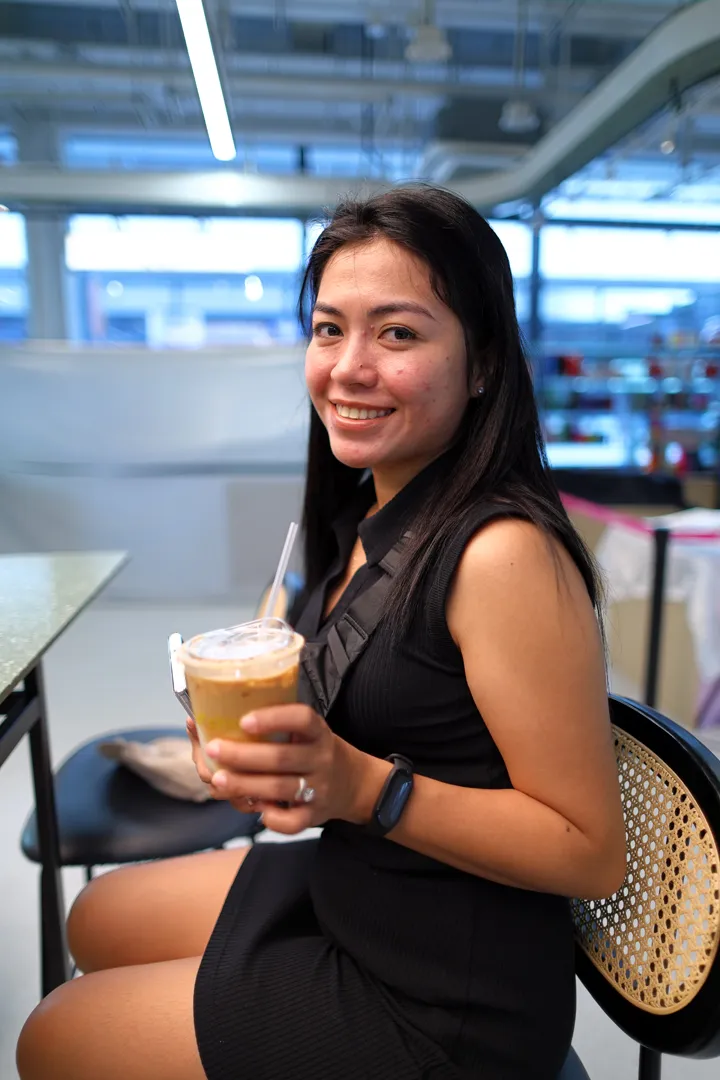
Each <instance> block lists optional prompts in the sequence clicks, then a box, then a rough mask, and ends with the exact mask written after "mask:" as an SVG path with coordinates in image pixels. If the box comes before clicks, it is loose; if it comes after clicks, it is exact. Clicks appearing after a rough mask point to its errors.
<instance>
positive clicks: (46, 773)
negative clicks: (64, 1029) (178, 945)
mask: <svg viewBox="0 0 720 1080" xmlns="http://www.w3.org/2000/svg"><path fill="white" fill-rule="evenodd" d="M25 686H26V689H27V691H28V694H29V695H31V696H36V697H37V700H38V706H39V713H40V716H39V719H38V721H37V723H36V724H35V725H34V727H33V728H32V729H31V731H30V756H31V759H32V770H33V785H34V788H35V813H36V820H37V831H38V847H39V848H40V863H41V867H42V869H41V871H40V915H41V940H42V996H43V997H46V996H47V995H48V994H49V993H50V991H51V990H54V989H55V987H56V986H60V985H61V983H64V982H67V981H68V979H69V978H70V957H69V953H68V947H67V937H66V933H65V900H64V896H63V885H62V869H61V866H60V843H59V838H58V823H57V814H56V810H55V785H54V781H53V774H52V765H51V763H50V743H49V739H48V731H47V708H46V704H45V690H44V687H43V677H42V667H41V664H40V662H38V664H37V666H36V667H35V668H34V669H33V671H31V672H30V674H29V675H28V676H27V678H26V680H25Z"/></svg>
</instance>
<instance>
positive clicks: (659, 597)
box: [645, 529, 670, 709]
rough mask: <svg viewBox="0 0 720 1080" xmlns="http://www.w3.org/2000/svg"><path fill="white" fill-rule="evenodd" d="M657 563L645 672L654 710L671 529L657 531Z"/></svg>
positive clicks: (648, 698)
mask: <svg viewBox="0 0 720 1080" xmlns="http://www.w3.org/2000/svg"><path fill="white" fill-rule="evenodd" d="M654 539H655V563H654V572H653V584H652V596H651V600H650V633H649V635H648V650H647V667H646V671H645V704H646V705H649V706H650V707H651V708H652V709H654V708H655V705H656V703H657V690H658V674H659V669H660V645H661V641H662V623H663V609H664V606H665V571H666V568H667V552H668V544H669V542H670V530H669V529H656V530H655V538H654Z"/></svg>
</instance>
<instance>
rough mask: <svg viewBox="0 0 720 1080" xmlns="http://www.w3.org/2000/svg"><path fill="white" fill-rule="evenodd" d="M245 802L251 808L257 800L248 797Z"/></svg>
mask: <svg viewBox="0 0 720 1080" xmlns="http://www.w3.org/2000/svg"><path fill="white" fill-rule="evenodd" d="M245 801H246V802H247V804H248V806H249V807H251V808H252V807H253V806H254V805H255V803H256V802H257V799H251V798H250V797H248V798H247V799H246V800H245Z"/></svg>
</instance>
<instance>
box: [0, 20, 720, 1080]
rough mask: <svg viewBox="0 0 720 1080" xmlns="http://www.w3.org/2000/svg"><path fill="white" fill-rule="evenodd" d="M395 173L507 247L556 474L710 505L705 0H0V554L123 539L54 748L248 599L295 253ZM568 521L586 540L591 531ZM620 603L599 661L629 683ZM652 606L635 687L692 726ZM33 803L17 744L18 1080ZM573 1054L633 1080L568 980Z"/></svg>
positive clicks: (716, 181) (682, 1067)
mask: <svg viewBox="0 0 720 1080" xmlns="http://www.w3.org/2000/svg"><path fill="white" fill-rule="evenodd" d="M413 179H424V180H429V181H434V182H436V183H440V184H443V185H445V186H447V187H450V188H453V189H455V190H457V191H459V192H461V193H462V194H463V195H465V196H466V197H467V198H468V199H470V200H471V201H472V202H473V204H474V205H476V206H477V207H478V208H479V209H480V210H481V211H482V212H483V213H485V214H486V216H487V217H488V218H489V220H490V221H491V223H492V226H493V228H495V229H496V231H497V233H498V235H499V236H500V238H501V240H502V241H503V243H504V245H505V247H506V249H507V251H508V255H509V257H510V262H511V265H512V270H513V274H514V279H515V289H516V296H517V307H518V312H519V316H520V321H521V325H522V328H523V332H524V334H525V337H526V340H527V343H528V348H529V353H530V357H531V360H532V364H533V369H534V373H535V380H536V387H537V393H538V398H539V401H540V406H541V410H542V417H543V424H544V428H545V432H546V437H547V443H548V453H549V458H550V461H551V464H552V465H553V466H554V467H555V468H556V469H557V470H558V480H559V482H560V484H561V487H563V488H564V489H565V490H568V491H572V492H574V493H575V494H576V495H581V496H585V497H590V498H594V499H597V500H599V501H600V502H602V503H604V504H606V505H622V506H623V507H624V508H625V509H628V508H629V507H630V508H633V509H635V510H636V511H638V512H639V513H643V514H645V513H658V512H660V511H662V510H666V511H667V510H671V509H675V510H677V509H679V508H680V507H682V506H696V505H699V506H702V507H707V508H717V507H720V486H719V479H720V0H699V2H697V3H682V2H677V0H625V2H620V0H436V2H433V0H393V3H392V4H390V3H385V4H381V3H379V2H377V0H339V2H338V0H334V2H331V0H274V2H273V0H42V2H38V0H4V2H3V3H1V4H0V410H1V413H0V415H1V416H2V423H0V555H1V554H3V553H15V552H52V551H87V550H95V549H121V550H126V551H128V552H129V554H130V556H131V561H130V562H129V564H128V566H127V567H126V568H125V569H124V570H123V572H122V573H121V574H120V575H119V576H118V577H117V578H116V579H115V580H114V581H113V583H112V584H111V585H110V587H109V588H108V590H107V592H106V593H105V595H104V597H103V599H102V601H101V602H100V603H99V604H96V605H95V606H94V607H93V609H92V610H91V611H89V612H87V613H86V614H84V615H83V616H82V617H81V618H80V619H79V620H78V623H77V624H76V625H75V626H73V627H72V628H71V629H70V630H69V631H67V633H65V634H64V635H63V637H62V638H61V639H60V641H59V642H58V643H57V644H56V645H54V646H53V647H52V648H51V650H50V652H49V653H48V657H47V665H46V672H47V685H48V698H49V709H50V727H51V733H52V739H53V749H54V752H55V758H56V759H58V758H61V757H63V756H64V755H65V754H66V753H68V752H69V751H70V750H71V749H72V748H73V747H74V746H76V745H77V744H78V743H79V742H81V741H82V740H84V739H89V738H93V737H97V736H98V735H99V734H100V733H102V732H104V731H107V730H110V729H113V728H122V727H128V726H130V727H132V726H133V725H140V724H144V725H146V726H147V725H150V726H153V725H156V724H161V725H164V724H167V725H172V724H175V725H177V724H178V723H179V722H181V720H182V717H181V714H180V711H179V707H178V705H177V702H176V701H175V700H174V698H173V697H172V695H171V692H170V687H169V679H168V673H167V661H166V641H167V635H168V633H170V632H171V631H176V630H177V631H180V632H182V633H183V634H185V636H189V635H190V634H192V633H195V632H198V631H201V630H206V629H209V628H211V627H213V626H219V625H228V623H230V622H237V621H239V620H240V619H242V618H244V617H248V616H249V615H250V613H251V612H252V611H253V609H254V606H255V604H256V602H257V599H258V597H259V595H260V593H261V591H262V589H263V588H264V586H265V584H266V583H267V581H268V579H269V578H270V577H271V576H272V573H273V570H274V567H275V564H276V561H277V558H278V556H279V553H280V549H281V547H282V542H283V539H284V537H285V533H286V530H287V526H288V523H289V521H290V520H291V519H293V518H295V519H297V515H298V513H299V507H300V500H301V495H302V487H303V480H304V471H305V438H306V429H307V421H308V408H309V407H308V403H307V399H306V394H305V389H304V382H303V351H304V350H303V342H302V340H301V334H300V330H299V326H298V321H297V318H296V311H295V305H296V296H297V292H298V286H299V281H300V277H301V274H302V268H303V263H304V260H305V257H306V255H307V253H308V251H309V249H310V247H311V246H312V244H313V242H314V239H315V238H316V236H317V235H318V232H319V230H320V229H321V228H322V222H323V220H325V218H326V216H327V214H328V212H329V211H330V210H331V209H332V207H333V205H334V204H335V202H336V201H337V199H338V198H339V197H340V196H342V195H345V194H360V195H363V194H367V193H369V192H372V191H378V190H383V189H384V188H386V187H388V186H390V185H392V184H395V183H397V182H401V181H404V180H413ZM576 520H577V523H578V524H579V526H580V527H581V528H582V529H583V531H584V534H585V535H586V538H587V539H588V541H589V542H590V543H591V544H592V545H593V546H594V547H597V545H598V544H599V543H600V542H601V540H602V535H601V534H603V530H604V526H603V524H602V522H598V520H593V519H590V518H586V517H583V515H582V514H577V515H576ZM648 550H649V548H648ZM297 554H298V553H296V556H297ZM717 554H718V545H717V543H716V544H715V545H714V547H713V551H712V552H710V554H709V555H707V559H706V561H705V563H704V564H703V567H704V569H703V573H706V574H707V576H706V578H703V579H702V580H703V581H707V582H708V583H709V584H708V586H707V588H705V587H704V586H703V589H704V594H703V595H704V596H705V598H706V599H709V605H708V604H706V605H705V608H704V609H703V610H704V611H705V613H706V614H707V615H708V619H709V620H710V623H712V625H713V626H714V627H715V631H717V635H718V640H720V593H718V596H715V592H717V590H714V589H713V588H712V587H711V586H712V584H713V582H714V581H720V575H718V573H717V565H716V562H715V563H714V562H713V561H712V560H713V559H716V556H717ZM646 561H647V560H646ZM697 580H700V579H699V578H698V579H697ZM631 594H632V589H630V590H629V591H628V597H629V598H626V599H625V601H623V602H622V603H620V602H618V603H615V604H614V605H613V606H612V609H611V612H610V616H609V637H610V645H611V661H612V678H613V685H614V686H615V687H616V688H618V689H620V690H623V691H627V692H630V693H632V694H634V695H636V696H642V685H641V684H642V678H643V664H644V655H645V654H644V649H645V644H644V643H645V636H646V630H647V602H646V599H640V600H638V599H637V597H635V596H634V594H632V595H631ZM686 599H687V596H685V600H686ZM676 600H677V597H675V598H674V597H673V596H672V595H671V596H670V601H671V602H670V603H669V604H668V605H667V607H668V612H667V618H666V624H665V635H664V644H663V654H662V665H661V679H660V700H659V704H660V706H661V708H662V709H663V711H665V712H667V713H668V714H669V715H671V716H672V717H674V718H675V719H678V720H680V721H681V722H683V723H686V724H688V725H689V726H693V725H694V724H695V721H696V717H697V707H698V698H699V693H700V689H701V682H702V679H701V678H700V675H701V674H702V673H701V672H700V673H699V671H698V667H697V663H696V653H697V648H696V645H697V640H698V631H697V625H696V627H695V638H694V639H693V637H692V633H691V628H690V625H689V622H688V618H687V612H686V610H685V607H686V605H685V603H684V601H683V597H682V596H681V597H680V600H681V601H683V602H676ZM0 602H2V598H1V597H0ZM713 605H714V607H713ZM670 609H672V610H670ZM706 609H707V610H706ZM711 609H712V610H711ZM713 612H716V613H717V618H715V615H713ZM713 619H714V622H713ZM700 636H701V637H702V630H701V631H700ZM713 640H714V639H713ZM711 644H712V643H711ZM706 651H707V650H706ZM716 655H720V647H719V648H718V650H717V652H716ZM713 662H714V661H713ZM709 666H710V667H712V664H710V665H709ZM707 667H708V662H707V658H706V662H705V668H706V669H707ZM715 686H716V687H717V686H720V681H718V682H717V683H716V684H715ZM713 692H714V691H713ZM718 700H720V697H718ZM716 704H717V702H716ZM719 715H720V714H719ZM30 802H31V787H30V778H29V771H28V762H27V756H26V753H25V751H22V752H21V753H19V754H15V755H13V757H12V759H11V760H10V761H8V762H7V764H6V766H5V768H4V769H3V773H2V784H0V820H2V822H3V828H2V830H0V865H2V871H3V884H4V886H5V889H4V895H5V897H6V899H5V901H4V907H3V920H2V922H1V924H0V929H2V930H3V939H2V948H0V985H2V986H3V993H2V995H0V1076H2V1077H3V1078H5V1077H8V1078H10V1080H11V1078H12V1077H13V1076H15V1075H16V1074H15V1072H14V1065H13V1057H14V1044H15V1039H16V1037H17V1033H18V1031H19V1029H20V1026H21V1024H22V1022H23V1020H24V1018H25V1016H26V1015H27V1014H28V1012H29V1011H30V1009H31V1008H32V1007H33V1005H34V1004H35V1002H36V1000H37V977H36V972H37V960H38V958H37V948H38V945H37V941H38V938H37V925H36V914H35V881H34V875H33V873H32V872H31V871H30V869H29V867H28V864H27V863H25V862H24V861H23V860H22V858H21V856H20V854H19V851H18V836H19V833H20V829H21V826H22V822H23V820H24V817H25V814H26V812H27V809H28V807H29V805H30ZM72 873H73V872H72V871H71V872H68V875H67V876H66V881H67V882H69V889H68V893H67V898H68V902H69V900H70V899H72V896H73V895H74V893H75V892H76V891H77V889H78V888H79V887H80V884H81V880H80V875H79V874H77V876H76V878H73V879H72V880H70V878H71V874H72ZM8 886H9V887H8ZM18 973H20V974H18ZM9 987H12V993H9V992H7V988H9ZM575 1044H576V1046H577V1047H578V1049H579V1050H580V1052H581V1056H582V1057H583V1059H584V1060H585V1062H586V1065H587V1066H588V1069H589V1070H590V1072H591V1073H592V1075H593V1076H594V1077H598V1078H601V1077H607V1078H608V1080H609V1078H610V1077H614V1076H618V1075H619V1076H630V1075H633V1065H632V1063H633V1062H634V1060H635V1057H636V1051H635V1049H634V1048H633V1047H632V1045H631V1044H630V1042H629V1040H628V1039H626V1038H625V1037H624V1036H622V1035H621V1034H620V1033H619V1031H618V1030H617V1029H615V1028H612V1026H611V1025H610V1024H609V1022H608V1021H606V1020H605V1019H604V1018H603V1016H602V1015H601V1014H600V1013H599V1011H598V1009H597V1008H596V1007H595V1006H594V1005H593V1004H592V1002H591V1001H590V1000H589V999H588V998H587V996H586V995H583V994H582V992H581V997H580V1013H579V1019H578V1027H577V1031H576V1039H575ZM664 1075H667V1077H668V1078H669V1080H680V1078H682V1080H687V1078H689V1077H693V1078H698V1080H700V1078H701V1077H702V1078H704V1077H708V1078H709V1077H710V1076H711V1075H712V1076H714V1077H715V1076H717V1065H716V1063H715V1062H712V1061H709V1062H705V1063H702V1062H700V1063H698V1062H685V1061H679V1060H670V1061H668V1062H667V1064H666V1066H665V1071H664Z"/></svg>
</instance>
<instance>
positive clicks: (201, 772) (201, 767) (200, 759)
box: [186, 716, 226, 799]
mask: <svg viewBox="0 0 720 1080" xmlns="http://www.w3.org/2000/svg"><path fill="white" fill-rule="evenodd" d="M186 726H187V733H188V735H189V737H190V745H191V746H192V757H193V762H194V764H195V768H196V769H197V774H198V776H199V777H200V779H201V780H202V782H203V784H207V785H208V787H209V789H210V794H211V795H212V797H213V799H224V798H226V796H225V795H223V794H222V793H221V792H220V791H218V789H217V788H216V787H215V786H214V784H212V783H211V780H212V773H211V772H210V770H209V769H208V767H207V764H206V762H205V755H204V754H203V752H202V748H201V746H200V739H199V737H198V730H197V725H196V723H195V721H194V720H193V719H192V717H190V716H188V718H187V725H186Z"/></svg>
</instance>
